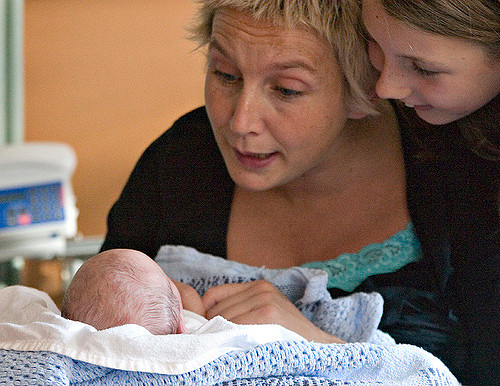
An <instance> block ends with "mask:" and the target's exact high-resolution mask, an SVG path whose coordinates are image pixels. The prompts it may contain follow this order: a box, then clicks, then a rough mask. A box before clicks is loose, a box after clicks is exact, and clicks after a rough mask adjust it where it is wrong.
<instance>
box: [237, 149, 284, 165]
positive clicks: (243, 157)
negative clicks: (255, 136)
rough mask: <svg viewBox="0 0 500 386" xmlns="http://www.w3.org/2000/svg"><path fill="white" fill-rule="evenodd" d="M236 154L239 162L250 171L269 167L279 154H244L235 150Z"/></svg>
mask: <svg viewBox="0 0 500 386" xmlns="http://www.w3.org/2000/svg"><path fill="white" fill-rule="evenodd" d="M233 150H234V154H235V155H236V158H237V159H238V161H239V162H240V163H241V164H242V165H243V166H245V167H247V168H249V169H262V168H265V167H267V166H268V165H269V164H270V163H271V162H273V160H274V159H275V158H276V156H277V154H278V153H277V152H273V153H246V152H245V153H242V152H240V151H238V150H237V149H234V148H233Z"/></svg>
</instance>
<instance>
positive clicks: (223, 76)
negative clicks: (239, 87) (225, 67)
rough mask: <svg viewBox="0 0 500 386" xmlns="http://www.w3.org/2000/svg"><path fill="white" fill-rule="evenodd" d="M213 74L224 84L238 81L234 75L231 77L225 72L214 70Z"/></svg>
mask: <svg viewBox="0 0 500 386" xmlns="http://www.w3.org/2000/svg"><path fill="white" fill-rule="evenodd" d="M214 74H215V75H216V76H217V77H218V78H220V79H222V80H223V81H225V82H235V81H236V80H238V77H237V76H236V75H231V74H228V73H227V72H222V71H219V70H214Z"/></svg>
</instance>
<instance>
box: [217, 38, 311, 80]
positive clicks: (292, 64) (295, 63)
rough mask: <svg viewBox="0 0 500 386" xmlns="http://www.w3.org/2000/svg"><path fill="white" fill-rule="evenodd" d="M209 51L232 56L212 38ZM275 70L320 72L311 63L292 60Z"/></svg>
mask: <svg viewBox="0 0 500 386" xmlns="http://www.w3.org/2000/svg"><path fill="white" fill-rule="evenodd" d="M208 50H209V51H210V50H216V51H218V52H220V53H221V54H222V56H224V57H226V58H230V57H231V56H230V55H229V53H228V52H227V51H226V50H225V49H224V48H223V47H222V46H221V45H220V43H219V42H218V41H217V39H215V38H212V39H211V40H210V42H209V43H208ZM272 67H273V68H275V69H277V70H290V69H294V68H298V69H301V68H302V69H305V70H307V71H309V72H311V73H316V72H318V69H317V68H315V67H314V66H313V65H311V64H310V63H308V62H306V61H305V60H301V59H297V60H290V61H288V62H283V63H276V64H275V65H273V66H272Z"/></svg>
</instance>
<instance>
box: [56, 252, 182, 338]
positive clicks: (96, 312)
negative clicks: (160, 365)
mask: <svg viewBox="0 0 500 386" xmlns="http://www.w3.org/2000/svg"><path fill="white" fill-rule="evenodd" d="M61 315H62V316H63V317H65V318H67V319H71V320H77V321H80V322H84V323H87V324H90V325H92V326H94V327H95V328H96V329H98V330H104V329H106V328H110V327H115V326H120V325H124V324H130V323H133V324H138V325H141V326H143V327H145V328H146V329H147V330H149V331H150V332H151V333H152V334H155V335H164V334H174V333H183V332H185V331H186V327H185V325H184V316H183V311H182V302H181V298H180V295H179V291H178V290H177V287H176V286H175V285H174V283H173V282H172V280H170V278H169V277H168V276H167V275H166V274H165V272H163V270H162V269H161V267H160V266H159V265H158V264H157V263H156V262H155V261H154V260H152V259H151V258H150V257H148V256H147V255H145V254H143V253H142V252H139V251H135V250H130V249H112V250H109V251H105V252H101V253H99V254H98V255H96V256H94V257H92V258H90V259H89V260H87V261H86V262H85V263H84V264H83V265H82V266H81V267H80V269H79V270H78V271H77V273H76V274H75V277H74V278H73V280H72V282H71V284H70V285H69V287H68V290H67V291H66V293H65V295H64V299H63V304H62V312H61Z"/></svg>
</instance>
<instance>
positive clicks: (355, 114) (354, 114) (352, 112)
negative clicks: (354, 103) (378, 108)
mask: <svg viewBox="0 0 500 386" xmlns="http://www.w3.org/2000/svg"><path fill="white" fill-rule="evenodd" d="M367 115H368V114H367V113H365V112H363V111H361V110H359V109H349V112H348V113H347V117H348V118H350V119H362V118H364V117H366V116H367Z"/></svg>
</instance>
